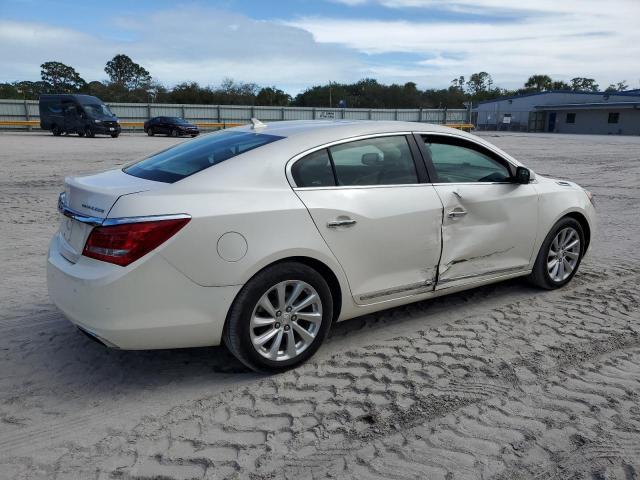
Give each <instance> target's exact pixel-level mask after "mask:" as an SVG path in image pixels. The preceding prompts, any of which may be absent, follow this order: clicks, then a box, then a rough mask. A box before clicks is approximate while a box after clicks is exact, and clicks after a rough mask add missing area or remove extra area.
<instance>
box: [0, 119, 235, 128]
mask: <svg viewBox="0 0 640 480" xmlns="http://www.w3.org/2000/svg"><path fill="white" fill-rule="evenodd" d="M119 123H120V126H121V127H129V128H143V127H144V122H119ZM190 123H192V124H194V125H197V126H198V128H204V129H208V128H231V127H239V126H241V125H246V124H245V123H231V122H190ZM0 127H40V120H0Z"/></svg>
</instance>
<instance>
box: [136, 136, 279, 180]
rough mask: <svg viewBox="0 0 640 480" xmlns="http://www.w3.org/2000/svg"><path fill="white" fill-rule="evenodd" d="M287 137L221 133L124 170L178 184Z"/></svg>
mask: <svg viewBox="0 0 640 480" xmlns="http://www.w3.org/2000/svg"><path fill="white" fill-rule="evenodd" d="M282 138H284V137H280V136H276V135H267V134H262V133H253V132H233V131H221V132H216V133H213V134H210V135H205V136H203V137H200V138H198V139H195V140H189V141H188V142H184V143H181V144H179V145H175V146H173V147H171V148H168V149H167V150H163V151H162V152H160V153H156V154H154V155H152V156H150V157H148V158H146V159H144V160H141V161H140V162H138V163H134V164H133V165H130V166H129V167H126V168H124V169H123V171H124V172H125V173H128V174H129V175H133V176H134V177H139V178H144V179H146V180H154V181H156V182H165V183H174V182H177V181H178V180H182V179H183V178H185V177H188V176H189V175H193V174H194V173H198V172H200V171H202V170H204V169H205V168H209V167H211V166H213V165H215V164H217V163H220V162H224V161H225V160H228V159H230V158H233V157H235V156H237V155H240V154H242V153H245V152H248V151H249V150H253V149H254V148H258V147H261V146H263V145H267V144H269V143H271V142H275V141H276V140H281V139H282Z"/></svg>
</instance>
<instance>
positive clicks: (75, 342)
mask: <svg viewBox="0 0 640 480" xmlns="http://www.w3.org/2000/svg"><path fill="white" fill-rule="evenodd" d="M536 292H538V293H539V292H540V290H537V289H535V288H533V287H531V286H529V285H528V284H526V283H525V282H524V281H522V280H518V279H515V280H510V281H506V282H502V283H498V284H493V285H488V286H483V287H478V288H475V289H472V290H467V291H464V292H459V293H454V294H451V295H447V296H444V297H439V298H436V299H431V300H425V301H421V302H417V303H413V304H409V305H405V306H401V307H396V308H391V309H388V310H383V311H381V312H376V313H374V314H369V315H364V316H362V317H358V318H354V319H351V320H347V321H344V322H340V323H336V324H335V325H333V327H332V329H331V331H330V333H329V336H328V338H327V339H326V341H325V345H324V346H323V348H321V349H320V351H319V352H318V353H317V354H316V356H315V357H313V358H312V359H311V360H310V361H311V362H321V361H322V360H323V359H327V358H330V357H331V356H333V355H335V354H338V353H340V352H341V351H343V350H344V348H347V345H348V346H350V347H351V348H357V347H358V346H364V345H366V344H367V343H366V342H368V341H371V342H374V341H378V340H379V339H380V338H391V337H394V336H396V335H398V332H399V331H400V330H401V331H402V332H404V333H408V334H410V333H411V332H415V331H419V330H421V329H424V328H428V327H431V326H434V325H438V324H442V323H444V322H446V321H451V318H452V317H453V318H456V317H457V318H461V317H464V316H465V315H467V314H468V312H469V311H470V309H473V310H474V311H477V309H478V308H482V307H483V305H484V306H486V309H491V308H494V307H495V305H496V304H500V303H504V302H505V301H511V300H512V299H514V296H515V297H519V296H522V297H526V296H528V295H531V294H535V293H536ZM51 308H52V309H53V307H51ZM52 315H55V316H56V318H55V320H54V321H53V322H52V323H51V327H50V328H51V329H52V330H53V331H51V332H50V333H48V335H50V338H49V339H48V342H47V343H48V344H49V345H48V346H47V347H46V349H47V350H48V351H49V352H48V354H47V355H46V356H41V355H38V354H37V353H35V354H34V355H29V357H30V358H28V359H27V358H25V361H28V362H29V363H30V369H33V370H36V369H42V370H43V371H50V372H51V374H52V375H51V376H50V377H49V378H55V377H58V376H59V375H61V374H62V376H63V377H66V378H60V381H62V382H64V383H65V384H67V385H69V384H73V383H75V382H74V380H73V377H72V375H73V374H74V372H76V373H79V372H78V370H82V375H80V376H86V374H87V373H88V372H87V370H89V371H90V374H91V376H92V378H93V381H95V382H96V383H98V382H101V381H104V382H106V383H107V384H111V385H113V384H118V385H120V386H125V385H129V386H131V387H132V388H135V386H136V385H147V386H149V385H150V384H153V385H156V386H159V385H163V384H168V383H174V382H188V381H189V379H191V378H196V377H197V378H198V379H199V380H198V381H202V379H203V377H207V376H208V377H211V378H212V379H213V377H214V376H216V374H224V375H225V376H226V375H228V374H242V375H244V374H252V372H250V371H249V370H248V369H247V368H246V367H245V366H244V365H243V364H242V363H240V362H239V361H238V360H237V359H236V358H235V357H234V356H233V355H232V354H231V353H230V352H229V351H228V350H227V349H226V348H225V347H224V346H220V347H207V348H189V349H172V350H147V351H127V350H117V349H110V348H106V347H104V346H102V345H100V344H98V343H97V342H95V341H93V340H91V339H89V338H87V337H86V336H84V335H82V334H81V333H80V332H79V331H77V330H76V329H75V328H74V327H73V326H72V325H71V324H70V323H69V322H67V321H66V320H64V319H63V317H62V315H61V314H59V313H52ZM374 338H377V340H374ZM51 348H53V350H54V352H51V350H50V349H51ZM39 361H40V362H42V363H41V364H40V365H37V363H38V362H39ZM63 372H64V373H63ZM253 375H255V374H253ZM70 376H71V378H70ZM80 383H83V382H82V381H81V382H80ZM91 383H93V382H91Z"/></svg>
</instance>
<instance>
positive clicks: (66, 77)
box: [40, 62, 87, 93]
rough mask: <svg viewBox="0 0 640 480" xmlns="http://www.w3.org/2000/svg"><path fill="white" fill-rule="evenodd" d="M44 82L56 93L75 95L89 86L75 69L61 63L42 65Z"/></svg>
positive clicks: (41, 75)
mask: <svg viewBox="0 0 640 480" xmlns="http://www.w3.org/2000/svg"><path fill="white" fill-rule="evenodd" d="M40 69H41V70H40V77H41V78H42V81H43V82H45V83H47V84H48V85H50V87H51V91H52V92H54V93H75V92H78V91H80V90H82V89H84V88H85V87H86V85H87V82H85V81H84V80H83V79H82V77H80V75H79V74H78V72H76V70H75V68H73V67H70V66H69V65H65V64H64V63H61V62H45V63H43V64H42V65H40Z"/></svg>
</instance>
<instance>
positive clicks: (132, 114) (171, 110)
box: [0, 99, 470, 124]
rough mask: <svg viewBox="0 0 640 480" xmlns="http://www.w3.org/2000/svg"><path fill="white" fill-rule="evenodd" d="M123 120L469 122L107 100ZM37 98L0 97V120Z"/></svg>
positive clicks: (426, 112) (459, 114)
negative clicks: (159, 117) (160, 117)
mask: <svg viewBox="0 0 640 480" xmlns="http://www.w3.org/2000/svg"><path fill="white" fill-rule="evenodd" d="M107 105H109V108H111V110H112V111H113V113H115V114H116V116H117V117H118V118H119V119H120V120H122V121H123V122H144V121H145V120H147V119H149V118H151V117H157V116H168V117H182V118H184V119H185V120H189V121H192V122H198V123H207V122H210V123H245V122H249V121H250V120H251V118H257V119H259V120H262V121H279V120H320V119H335V120H340V119H348V120H403V121H409V122H426V123H438V124H460V123H469V120H470V118H469V112H468V111H467V110H464V109H426V108H424V109H421V108H416V109H377V108H320V107H318V108H311V107H258V106H245V105H188V104H185V105H176V104H160V103H107ZM39 119H40V114H39V111H38V101H37V100H1V99H0V121H5V122H11V121H25V120H26V121H37V120H39Z"/></svg>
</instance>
